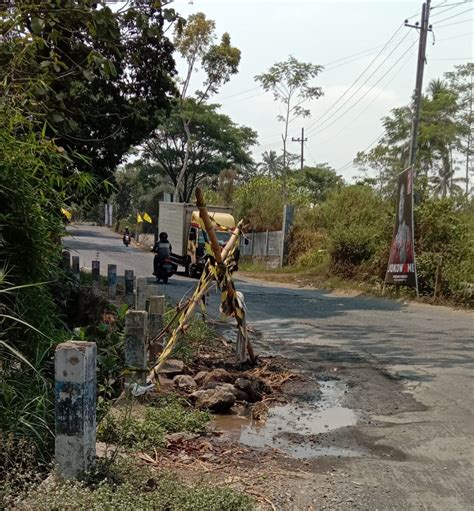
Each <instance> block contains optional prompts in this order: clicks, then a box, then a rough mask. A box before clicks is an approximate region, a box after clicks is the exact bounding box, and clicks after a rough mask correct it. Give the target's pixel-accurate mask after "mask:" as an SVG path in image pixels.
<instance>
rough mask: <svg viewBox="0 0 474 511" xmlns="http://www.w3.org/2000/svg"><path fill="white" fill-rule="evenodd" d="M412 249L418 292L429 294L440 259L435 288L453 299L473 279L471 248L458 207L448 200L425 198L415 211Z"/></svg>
mask: <svg viewBox="0 0 474 511" xmlns="http://www.w3.org/2000/svg"><path fill="white" fill-rule="evenodd" d="M415 250H416V254H417V269H418V285H419V288H420V293H423V294H433V292H434V287H435V280H436V271H437V267H438V264H439V261H440V259H441V258H442V267H441V269H442V272H441V279H440V281H439V283H438V286H439V291H440V293H441V294H442V295H444V296H446V297H451V298H453V299H455V300H457V301H467V302H469V301H471V303H472V297H469V295H467V296H466V289H467V287H468V283H473V282H474V251H473V244H472V242H470V240H469V232H468V224H467V221H466V217H465V215H464V212H463V210H462V209H460V208H458V207H457V206H456V203H455V202H454V201H453V200H452V199H428V200H425V201H424V202H423V203H421V204H420V206H419V207H417V208H416V211H415Z"/></svg>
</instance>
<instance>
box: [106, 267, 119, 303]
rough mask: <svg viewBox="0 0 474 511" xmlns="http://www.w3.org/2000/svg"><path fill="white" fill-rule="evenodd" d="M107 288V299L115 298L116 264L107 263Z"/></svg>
mask: <svg viewBox="0 0 474 511" xmlns="http://www.w3.org/2000/svg"><path fill="white" fill-rule="evenodd" d="M107 288H108V293H109V300H115V298H116V297H117V265H116V264H109V265H107Z"/></svg>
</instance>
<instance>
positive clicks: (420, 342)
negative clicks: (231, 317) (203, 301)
mask: <svg viewBox="0 0 474 511" xmlns="http://www.w3.org/2000/svg"><path fill="white" fill-rule="evenodd" d="M70 234H71V236H70V237H67V238H65V240H64V244H65V245H66V246H68V247H69V248H70V249H71V251H72V253H73V254H78V255H79V256H80V260H81V266H83V267H85V268H90V267H91V261H92V259H95V258H98V259H99V260H100V261H101V265H102V272H103V274H105V272H106V265H107V264H108V263H114V264H117V266H118V273H119V274H123V271H124V270H125V269H133V270H134V271H135V275H137V276H149V277H151V271H152V270H151V268H152V259H153V255H152V254H151V253H146V252H144V251H143V250H140V249H137V248H134V247H128V248H125V247H124V246H123V244H122V242H121V239H120V237H119V236H117V235H116V234H114V233H112V232H111V231H110V230H107V229H105V228H99V227H89V226H73V227H72V228H70ZM193 284H195V281H193V280H191V279H187V278H185V277H182V276H173V277H172V278H171V279H170V281H169V284H168V285H167V286H162V285H161V286H159V290H160V292H164V293H165V294H166V296H167V297H168V299H169V300H171V301H175V300H178V299H179V298H181V297H182V295H183V294H184V293H185V292H187V291H188V290H189V289H190V288H192V286H193ZM237 286H238V289H239V290H241V291H242V292H243V293H244V295H245V300H246V303H247V308H248V317H249V322H250V324H251V325H252V326H253V327H254V328H255V329H256V330H257V331H258V332H259V333H260V334H261V337H260V340H259V344H258V348H259V349H260V350H265V351H267V352H270V353H272V352H273V353H279V354H283V355H285V356H288V357H290V358H293V359H294V360H296V361H301V363H302V364H303V365H305V367H306V368H308V367H309V368H310V370H311V368H312V370H314V371H317V370H318V367H322V366H323V365H324V366H325V368H326V369H327V368H328V366H331V364H332V365H334V369H336V370H337V368H338V367H340V368H341V378H345V379H346V380H347V381H348V382H349V383H350V384H351V386H352V388H353V390H352V392H351V395H350V396H348V398H347V402H348V403H349V404H350V406H351V407H352V408H353V409H354V410H355V411H356V413H358V414H359V415H360V417H364V418H365V419H364V421H363V423H361V424H359V425H358V426H357V429H356V430H354V429H350V428H348V430H347V435H346V440H347V439H350V438H352V439H353V438H356V437H357V438H358V439H359V440H358V441H359V442H362V441H361V440H360V439H361V438H362V437H363V438H364V439H365V440H364V441H363V442H362V443H364V442H365V443H366V444H368V443H370V444H371V446H372V451H371V452H376V450H377V449H376V448H377V447H380V446H384V447H385V450H384V449H380V453H379V455H371V456H361V457H359V458H348V459H336V460H334V473H341V471H342V473H343V474H345V477H342V476H341V478H340V479H338V478H337V476H335V478H334V477H333V479H331V481H333V482H334V485H333V486H331V481H329V482H328V478H327V475H324V477H323V473H322V472H321V470H322V469H321V470H320V468H318V466H315V469H314V472H315V473H314V480H313V482H312V485H313V486H315V487H320V488H324V492H325V493H326V494H327V495H325V496H324V498H326V499H328V500H327V502H328V504H327V507H325V506H324V505H321V506H318V507H315V508H314V509H379V510H382V509H387V510H388V509H394V510H395V509H397V510H398V509H400V510H411V509H417V510H419V509H426V510H431V509H436V510H438V509H439V510H471V509H474V491H473V490H472V487H473V484H472V483H473V475H474V471H473V460H474V449H473V446H474V444H473V440H474V416H473V401H474V399H473V396H474V392H473V391H474V382H473V362H474V358H473V340H474V335H473V332H474V315H473V314H472V313H471V312H467V311H456V310H452V309H450V308H446V307H434V306H428V305H421V304H408V303H402V302H396V301H392V300H388V299H379V298H371V297H365V296H356V295H347V294H346V295H343V294H336V293H331V292H326V291H324V290H317V289H306V288H305V289H302V288H298V287H296V286H290V285H285V286H283V285H281V284H269V283H260V282H256V281H249V280H246V279H244V280H240V279H239V280H238V281H237ZM211 298H212V299H211V309H212V310H213V311H214V312H216V313H217V302H218V297H217V295H213V296H212V297H211ZM369 419H370V420H369ZM355 433H357V434H355ZM387 453H392V454H387ZM394 453H395V454H394ZM354 480H356V481H357V483H354V484H357V486H354V485H353V484H352V483H353V482H354ZM318 485H319V486H318ZM331 488H333V489H332V490H331ZM354 488H355V489H356V491H354ZM314 491H315V492H316V493H317V490H314ZM321 491H323V490H321ZM331 492H332V493H331ZM318 495H319V494H318ZM336 495H337V498H336V497H335V496H336ZM341 495H342V499H341V498H339V497H341ZM345 496H349V497H347V498H345ZM321 497H322V496H321ZM333 497H334V498H333ZM301 499H302V500H300V502H301V505H306V504H307V501H304V498H303V497H301ZM318 500H319V499H318ZM288 509H290V507H288ZM291 509H298V507H294V508H293V507H292V508H291ZM301 509H303V508H301ZM304 509H312V508H308V507H305V508H304Z"/></svg>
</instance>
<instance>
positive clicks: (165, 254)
mask: <svg viewBox="0 0 474 511" xmlns="http://www.w3.org/2000/svg"><path fill="white" fill-rule="evenodd" d="M152 252H155V254H156V255H155V258H154V259H153V275H156V276H158V274H159V266H160V263H162V262H163V261H164V260H165V259H169V258H170V255H171V243H170V242H169V240H168V234H167V233H166V232H160V235H159V240H158V241H156V243H155V245H154V246H153V249H152Z"/></svg>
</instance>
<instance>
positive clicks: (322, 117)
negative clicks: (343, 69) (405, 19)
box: [308, 24, 406, 130]
mask: <svg viewBox="0 0 474 511" xmlns="http://www.w3.org/2000/svg"><path fill="white" fill-rule="evenodd" d="M402 26H403V24H401V25H400V26H399V27H398V28H397V30H395V32H394V33H393V34H392V36H391V37H390V39H389V40H388V41H387V42H386V43H385V44H384V46H383V47H382V49H381V50H380V51H379V52H378V53H377V55H376V56H375V57H374V58H373V59H372V60H371V61H370V63H369V64H368V65H367V66H366V67H365V69H364V70H363V71H362V72H361V73H360V74H359V76H358V77H357V78H356V79H355V80H354V81H353V82H352V83H351V85H349V87H348V88H347V89H346V90H345V91H344V93H343V94H342V95H341V96H339V98H338V99H337V100H336V101H335V102H334V103H332V104H331V106H329V108H327V109H326V110H325V111H324V112H323V113H322V115H321V116H319V119H318V120H316V121H315V122H314V123H312V124H310V125H309V127H308V129H309V130H310V129H312V128H313V127H314V126H315V125H317V124H318V123H321V122H322V119H324V117H326V116H327V114H328V113H329V112H330V111H331V110H332V109H333V108H334V107H335V106H336V105H337V104H338V103H339V102H340V101H342V99H344V97H345V96H346V95H347V94H348V93H349V92H350V90H351V89H352V88H353V87H354V86H355V85H356V84H357V82H358V81H359V80H360V79H361V78H362V77H363V76H364V74H365V73H366V72H367V71H368V70H369V69H370V67H371V66H372V65H373V64H374V63H375V62H376V61H377V59H378V58H379V57H380V55H381V54H382V53H383V51H384V50H385V49H386V48H387V47H388V46H389V45H390V44H391V43H392V41H393V40H394V38H395V37H396V36H397V34H398V33H399V32H400V30H401V28H402ZM405 37H406V36H405ZM405 37H404V38H405ZM404 38H403V39H404ZM403 39H402V41H403ZM399 44H400V43H399ZM397 47H398V46H397ZM392 53H393V51H392ZM390 55H391V53H390ZM371 76H372V75H371ZM369 79H370V77H369Z"/></svg>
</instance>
